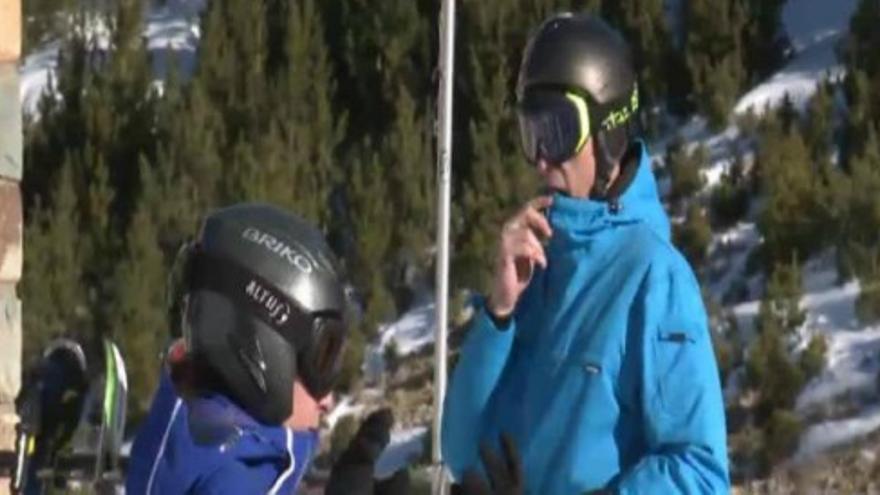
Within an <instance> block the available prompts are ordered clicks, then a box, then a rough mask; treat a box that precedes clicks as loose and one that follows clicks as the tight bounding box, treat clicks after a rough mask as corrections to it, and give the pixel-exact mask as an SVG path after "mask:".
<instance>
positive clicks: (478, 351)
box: [441, 301, 516, 479]
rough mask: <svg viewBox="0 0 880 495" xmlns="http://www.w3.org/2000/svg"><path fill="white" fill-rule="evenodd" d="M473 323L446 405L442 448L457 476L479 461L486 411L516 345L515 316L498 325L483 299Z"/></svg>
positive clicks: (462, 350) (445, 458)
mask: <svg viewBox="0 0 880 495" xmlns="http://www.w3.org/2000/svg"><path fill="white" fill-rule="evenodd" d="M478 308H479V309H478V310H477V312H476V314H475V316H474V318H473V320H472V321H471V323H470V328H469V329H468V335H467V337H466V338H465V342H464V344H463V345H462V348H461V353H460V355H459V358H458V364H457V365H456V367H455V370H454V371H453V373H452V377H451V380H450V385H449V390H448V393H447V395H446V400H445V402H444V406H443V423H442V427H441V449H442V453H443V460H444V462H445V463H446V465H447V466H448V467H449V468H450V470H451V471H452V473H453V476H454V477H455V478H456V479H461V475H462V473H463V471H464V470H466V469H467V468H468V467H470V466H473V465H476V464H477V462H478V461H477V459H478V456H477V449H478V444H479V439H480V438H481V433H482V431H483V423H484V411H485V410H486V408H487V406H488V404H489V402H490V399H491V397H492V393H493V391H494V390H495V387H496V385H497V384H498V381H499V379H500V377H501V374H502V372H503V370H504V366H505V364H506V362H507V357H508V355H509V353H510V349H511V347H512V345H513V336H514V332H515V330H516V316H514V317H513V318H511V320H510V321H509V322H508V323H507V326H506V328H498V327H497V326H496V324H495V322H494V321H493V320H492V318H491V317H490V316H489V314H488V313H487V311H486V309H485V304H484V302H483V301H479V302H478Z"/></svg>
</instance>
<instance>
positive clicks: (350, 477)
mask: <svg viewBox="0 0 880 495" xmlns="http://www.w3.org/2000/svg"><path fill="white" fill-rule="evenodd" d="M392 424H394V416H393V415H392V414H391V410H389V409H380V410H378V411H376V412H374V413H372V414H370V415H369V416H368V417H367V419H365V420H364V422H363V423H361V427H360V428H359V429H358V431H357V433H355V435H354V438H353V439H352V440H351V442H350V443H349V444H348V447H347V448H346V449H345V451H344V452H343V453H342V455H340V456H339V460H338V461H336V464H334V465H333V469H332V470H331V471H330V478H329V479H328V480H327V487H326V488H325V489H324V495H408V493H409V473H408V471H407V470H406V469H401V470H400V471H398V472H397V473H395V474H394V476H392V477H391V478H388V479H387V480H383V481H376V480H374V479H373V468H374V466H375V464H376V459H378V458H379V454H381V453H382V451H383V450H385V447H386V446H387V445H388V442H389V441H390V440H391V425H392Z"/></svg>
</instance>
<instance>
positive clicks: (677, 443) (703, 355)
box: [612, 260, 730, 494]
mask: <svg viewBox="0 0 880 495" xmlns="http://www.w3.org/2000/svg"><path fill="white" fill-rule="evenodd" d="M670 268H672V269H670ZM636 306H641V307H640V308H638V309H639V311H635V312H634V314H637V315H640V316H638V317H636V318H635V324H634V327H635V328H633V329H632V330H633V331H635V332H636V335H638V337H637V339H636V342H638V345H637V346H635V347H636V349H637V350H638V351H637V352H632V353H630V354H631V355H632V357H633V358H632V359H630V358H629V357H627V363H626V365H627V366H634V367H636V368H637V369H638V372H637V373H635V376H639V377H640V379H639V380H638V384H637V385H635V387H634V388H635V389H636V393H635V394H634V396H635V397H637V399H636V400H637V401H639V402H640V403H641V410H642V431H643V432H644V436H645V438H646V441H647V449H646V450H647V451H646V453H645V455H644V456H643V457H641V459H639V460H638V462H636V463H635V465H633V466H632V467H631V468H629V469H628V470H626V471H624V472H623V473H622V474H621V475H620V476H619V477H618V479H617V480H616V482H615V483H614V484H613V486H612V488H613V489H614V490H613V491H615V492H617V493H620V494H636V493H639V494H642V493H666V494H715V493H725V494H726V493H729V485H730V482H729V476H728V463H727V444H726V426H725V418H724V403H723V399H722V393H721V383H720V377H719V373H718V366H717V364H716V361H715V356H714V351H713V348H712V340H711V337H710V335H709V329H708V322H707V318H706V311H705V308H704V306H703V302H702V297H701V295H700V290H699V286H698V285H697V282H696V279H695V278H694V276H693V273H692V272H691V270H690V267H689V266H687V265H686V264H685V263H684V261H683V260H681V262H680V263H678V264H676V265H675V266H673V267H664V269H661V270H654V269H652V271H651V274H650V275H649V276H648V277H647V279H646V284H645V285H644V286H643V288H642V291H641V295H640V298H639V299H638V300H637V303H636Z"/></svg>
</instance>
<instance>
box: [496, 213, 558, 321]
mask: <svg viewBox="0 0 880 495" xmlns="http://www.w3.org/2000/svg"><path fill="white" fill-rule="evenodd" d="M551 204H553V197H552V196H539V197H537V198H535V199H533V200H531V201H529V202H528V203H526V205H525V206H524V207H523V208H522V209H521V210H520V211H518V212H517V213H516V215H514V216H513V217H512V218H511V219H510V220H508V221H507V222H506V223H505V224H504V227H503V228H502V229H501V238H500V239H499V242H498V253H497V254H496V258H495V275H494V277H493V282H492V292H491V293H490V294H489V300H488V308H487V309H488V310H489V311H490V312H491V313H492V315H494V316H495V317H497V318H506V317H508V316H510V314H511V313H512V312H513V308H514V307H515V306H516V303H517V301H518V300H519V296H520V295H521V294H522V292H523V291H524V290H525V288H526V286H528V285H529V282H530V281H531V279H532V273H533V271H534V267H535V264H536V263H537V264H538V265H541V266H542V267H544V268H546V267H547V257H546V255H545V254H544V246H543V245H542V244H541V241H542V240H545V239H549V238H550V236H552V235H553V230H552V229H551V228H550V222H548V221H547V218H546V217H544V215H543V214H542V213H541V211H542V210H545V209H547V208H549V207H550V205H551Z"/></svg>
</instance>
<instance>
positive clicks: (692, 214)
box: [673, 203, 712, 273]
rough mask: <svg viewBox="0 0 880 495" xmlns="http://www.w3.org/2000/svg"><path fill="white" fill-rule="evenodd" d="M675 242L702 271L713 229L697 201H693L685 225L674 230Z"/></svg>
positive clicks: (695, 266) (689, 260)
mask: <svg viewBox="0 0 880 495" xmlns="http://www.w3.org/2000/svg"><path fill="white" fill-rule="evenodd" d="M673 234H674V235H673V238H674V243H675V245H676V247H678V248H679V249H681V251H682V253H683V254H684V256H685V258H687V260H688V262H690V264H691V266H692V267H693V268H694V271H696V272H698V273H699V272H701V271H702V267H703V263H704V262H705V261H706V255H707V250H708V248H709V242H710V241H711V240H712V230H711V228H710V227H709V220H708V219H707V218H706V214H705V213H704V212H703V209H702V207H700V205H698V204H697V203H691V205H690V206H689V207H688V210H687V215H686V216H685V221H684V224H683V225H680V226H679V225H677V226H676V227H675V230H674V232H673Z"/></svg>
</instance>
